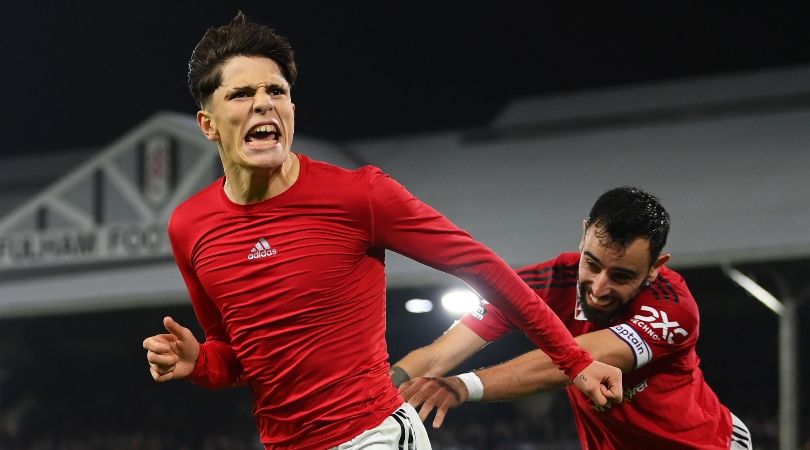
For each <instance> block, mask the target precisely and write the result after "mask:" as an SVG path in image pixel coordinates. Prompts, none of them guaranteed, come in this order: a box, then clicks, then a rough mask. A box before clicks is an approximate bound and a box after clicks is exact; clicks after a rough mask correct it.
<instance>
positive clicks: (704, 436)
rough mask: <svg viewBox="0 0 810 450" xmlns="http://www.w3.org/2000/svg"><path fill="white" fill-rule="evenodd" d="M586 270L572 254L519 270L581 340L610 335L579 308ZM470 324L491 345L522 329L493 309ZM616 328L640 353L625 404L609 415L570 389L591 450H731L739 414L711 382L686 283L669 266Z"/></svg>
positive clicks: (468, 319) (627, 378)
mask: <svg viewBox="0 0 810 450" xmlns="http://www.w3.org/2000/svg"><path fill="white" fill-rule="evenodd" d="M578 264H579V254H578V253H564V254H562V255H560V256H558V257H557V258H556V259H554V260H551V261H547V262H544V263H540V264H536V265H532V266H527V267H524V268H521V269H519V270H518V274H519V275H520V276H521V278H523V280H524V281H525V282H526V284H528V285H529V286H530V287H531V288H532V289H534V291H535V292H537V294H538V295H539V296H540V297H542V298H543V299H545V301H546V303H547V304H548V305H549V306H550V307H551V309H552V310H554V312H556V313H557V315H559V316H560V318H561V319H562V320H563V323H565V326H566V327H568V329H569V330H570V331H571V333H572V334H573V335H574V336H579V335H581V334H585V333H589V332H591V331H597V330H600V329H603V328H605V327H602V326H599V325H596V324H594V323H592V322H588V321H586V320H585V318H584V316H582V312H581V311H580V310H579V308H578V306H577V268H578ZM462 322H463V323H464V324H465V325H467V326H468V327H469V328H470V329H472V330H473V331H474V332H476V333H477V334H478V335H480V336H481V337H482V338H483V339H485V340H487V341H493V340H496V339H498V338H500V337H501V336H503V335H504V334H505V333H508V332H509V331H511V330H513V329H514V326H513V325H512V324H511V323H510V322H509V319H508V318H506V317H504V316H503V314H502V313H501V312H500V311H498V309H497V308H496V307H495V306H493V305H490V304H486V303H484V304H482V306H481V307H480V308H479V309H478V311H476V312H474V313H471V314H469V315H467V316H465V317H464V318H463V319H462ZM614 323H615V325H614V326H611V327H610V329H611V330H612V331H613V332H614V333H615V334H616V335H617V336H618V337H619V338H621V339H622V340H624V341H625V342H626V343H627V344H628V345H629V346H630V348H631V349H632V350H633V354H634V355H635V358H636V360H635V369H634V370H633V371H631V372H628V373H625V374H624V377H623V385H624V401H623V402H622V403H620V404H618V405H614V406H612V407H609V408H603V407H597V406H595V405H594V404H593V403H592V402H591V401H590V400H589V399H588V398H587V397H585V396H584V395H583V394H582V393H581V392H580V391H579V390H577V389H576V388H574V387H571V386H569V387H568V398H569V399H570V400H571V406H572V407H573V410H574V416H575V418H576V423H577V431H578V432H579V437H580V441H581V443H582V448H583V450H596V449H599V450H621V449H630V448H639V449H642V448H643V449H656V450H669V449H672V450H674V449H703V450H711V449H717V450H720V449H722V450H728V448H729V443H730V442H729V438H730V436H731V415H730V412H729V410H728V408H726V407H725V406H724V405H723V404H722V403H720V401H719V400H718V399H717V395H715V393H714V391H712V389H711V388H710V387H709V385H708V384H706V381H705V380H704V379H703V372H702V371H701V370H700V367H699V364H700V358H698V356H697V353H696V352H695V344H696V343H697V339H698V333H699V325H700V317H699V314H698V308H697V304H696V303H695V299H694V298H693V297H692V294H691V293H690V292H689V289H688V288H687V286H686V282H685V281H684V280H683V278H682V277H681V276H680V275H679V274H678V273H677V272H675V271H673V270H671V269H669V268H668V267H663V268H662V269H661V271H660V273H659V275H658V278H657V279H656V280H655V281H654V282H653V283H651V285H650V286H648V287H645V288H643V289H642V290H641V292H640V293H639V295H638V297H636V298H635V299H634V300H632V301H631V302H630V304H629V307H628V309H627V310H626V312H625V313H624V314H623V315H622V317H621V318H618V319H617V320H616V321H615V322H614Z"/></svg>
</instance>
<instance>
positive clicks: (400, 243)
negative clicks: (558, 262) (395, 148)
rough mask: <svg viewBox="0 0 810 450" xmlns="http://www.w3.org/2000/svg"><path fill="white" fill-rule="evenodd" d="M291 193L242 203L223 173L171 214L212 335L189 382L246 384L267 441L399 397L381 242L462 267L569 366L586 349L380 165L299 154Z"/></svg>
mask: <svg viewBox="0 0 810 450" xmlns="http://www.w3.org/2000/svg"><path fill="white" fill-rule="evenodd" d="M298 158H299V161H300V173H299V176H298V179H297V180H296V182H295V183H294V184H293V185H292V186H291V187H290V188H289V189H288V190H287V191H285V192H283V193H282V194H280V195H277V196H275V197H273V198H270V199H268V200H265V201H263V202H259V203H254V204H250V205H238V204H235V203H233V202H231V201H230V200H229V199H228V198H227V196H226V195H225V193H224V191H223V183H224V180H223V179H220V180H218V181H217V182H215V183H213V184H212V185H210V186H209V187H207V188H205V189H204V190H202V191H201V192H199V193H198V194H196V195H194V196H193V197H192V198H190V199H189V200H187V201H186V202H184V203H183V204H181V205H180V206H178V207H177V209H176V210H175V211H174V214H173V215H172V218H171V220H170V223H169V236H170V238H171V242H172V248H173V251H174V255H175V259H176V262H177V265H178V267H179V269H180V272H181V274H182V275H183V279H184V280H185V282H186V285H187V287H188V290H189V293H190V296H191V301H192V304H193V306H194V310H195V313H196V315H197V319H198V320H199V322H200V325H201V326H202V328H203V330H204V331H205V335H206V342H205V343H204V344H203V346H202V348H201V353H200V358H199V360H198V361H197V365H196V367H195V369H194V372H193V373H192V375H191V380H192V381H194V382H195V383H198V384H201V385H203V386H206V387H210V388H217V387H225V386H232V385H238V384H243V383H247V384H249V386H250V388H251V390H252V392H253V396H254V414H255V416H256V420H257V423H258V428H259V434H260V437H261V441H262V442H263V443H264V444H265V446H266V448H268V449H293V448H294V449H299V450H306V449H323V448H327V447H331V446H334V445H338V444H340V443H342V442H345V441H348V440H349V439H351V438H353V437H354V436H356V435H358V434H360V433H361V432H363V431H364V430H366V429H369V428H373V427H375V426H377V425H378V424H379V423H380V422H382V421H383V419H384V418H385V417H386V416H388V415H389V414H391V413H392V412H393V411H394V410H395V409H396V408H397V407H399V405H400V404H401V403H402V398H401V397H400V396H399V393H398V392H397V390H396V389H395V388H394V387H393V386H392V384H391V380H390V378H389V376H388V369H389V365H388V353H387V349H386V342H385V272H384V250H385V249H391V250H393V251H396V252H398V253H401V254H403V255H405V256H408V257H410V258H412V259H415V260H417V261H419V262H422V263H424V264H426V265H429V266H431V267H434V268H437V269H439V270H443V271H445V272H449V273H452V274H455V275H457V276H459V277H460V278H462V279H463V280H465V281H466V282H467V283H469V284H470V285H471V286H473V287H474V288H475V289H477V290H478V291H479V293H481V294H482V295H486V296H487V298H490V299H491V301H492V302H493V303H495V304H498V305H499V306H500V307H501V310H502V311H504V313H506V314H507V315H508V316H510V318H511V319H512V320H513V322H514V323H517V324H519V326H520V327H522V328H524V329H525V331H526V333H527V334H528V335H529V336H530V337H531V338H532V339H533V341H534V342H535V343H536V344H538V345H541V346H542V347H543V348H544V349H545V350H546V351H547V352H549V354H550V355H551V356H552V359H554V361H555V363H557V364H558V365H559V366H560V367H561V368H563V369H564V370H566V372H567V373H569V374H570V376H573V375H575V374H577V373H579V371H581V370H582V369H584V368H585V366H587V365H588V364H589V363H590V362H591V361H592V359H591V358H590V355H588V353H587V352H585V351H584V350H582V349H581V348H579V347H578V346H577V344H576V342H575V341H574V339H573V337H571V334H570V333H569V332H568V331H567V330H566V329H565V327H564V326H563V324H562V323H561V322H560V320H559V319H558V318H557V317H556V316H555V315H554V313H553V312H552V311H551V310H550V309H549V308H548V307H546V305H545V304H544V303H543V302H542V301H540V300H539V299H538V298H537V296H536V295H535V294H534V292H533V291H532V290H531V289H530V288H528V287H527V286H526V285H525V284H524V283H522V282H521V280H520V277H518V276H517V275H516V274H515V273H514V271H512V270H511V269H510V268H509V266H507V265H506V263H505V262H503V260H501V259H500V258H499V257H498V256H497V255H495V254H494V253H493V252H492V251H490V250H489V249H487V248H486V247H484V246H483V245H482V244H480V243H478V242H476V241H475V240H473V239H472V238H471V237H470V236H469V234H467V233H466V232H464V231H463V230H461V229H459V228H458V227H456V226H455V225H453V224H452V223H451V222H450V221H449V220H447V219H446V218H445V217H444V216H442V215H441V214H439V213H438V212H436V211H435V210H434V209H432V208H431V207H429V206H428V205H426V204H425V203H423V202H421V201H420V200H418V199H417V198H415V197H414V196H413V195H412V194H410V193H409V192H408V191H407V190H406V189H405V188H403V187H402V186H401V185H400V184H398V183H397V182H396V181H394V180H392V179H391V178H390V177H388V176H387V175H385V174H383V173H382V172H381V171H380V170H379V169H377V168H374V167H364V168H361V169H358V170H354V171H350V170H345V169H341V168H339V167H336V166H333V165H330V164H326V163H322V162H318V161H313V160H310V159H309V158H307V157H306V156H303V155H298Z"/></svg>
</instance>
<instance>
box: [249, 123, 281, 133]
mask: <svg viewBox="0 0 810 450" xmlns="http://www.w3.org/2000/svg"><path fill="white" fill-rule="evenodd" d="M275 132H276V127H275V126H274V125H258V126H255V127H253V128H251V130H250V133H275Z"/></svg>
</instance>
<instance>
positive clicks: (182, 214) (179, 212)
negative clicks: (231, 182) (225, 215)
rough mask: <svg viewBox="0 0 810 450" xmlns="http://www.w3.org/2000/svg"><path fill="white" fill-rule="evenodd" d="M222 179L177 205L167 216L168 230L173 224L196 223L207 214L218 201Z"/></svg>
mask: <svg viewBox="0 0 810 450" xmlns="http://www.w3.org/2000/svg"><path fill="white" fill-rule="evenodd" d="M223 180H224V177H220V178H218V179H217V180H216V181H214V182H213V183H211V184H209V185H208V186H206V187H204V188H203V189H201V190H200V191H198V192H197V193H196V194H194V195H192V196H191V197H189V198H187V199H186V200H184V201H183V202H181V203H180V204H179V205H177V207H175V208H174V211H172V215H171V217H170V218H169V230H171V229H172V228H173V226H182V225H187V224H194V223H198V222H199V221H200V220H201V219H202V218H204V217H206V216H207V215H209V214H210V212H211V207H212V205H216V204H218V203H219V201H220V199H219V196H220V190H221V188H222V183H223Z"/></svg>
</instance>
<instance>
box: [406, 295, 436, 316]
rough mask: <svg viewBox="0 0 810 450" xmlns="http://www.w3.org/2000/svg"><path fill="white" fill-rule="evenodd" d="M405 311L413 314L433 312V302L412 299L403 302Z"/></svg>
mask: <svg viewBox="0 0 810 450" xmlns="http://www.w3.org/2000/svg"><path fill="white" fill-rule="evenodd" d="M405 309H406V310H407V311H408V312H410V313H414V314H420V313H426V312H431V311H433V302H432V301H430V300H425V299H423V298H412V299H410V300H408V301H407V302H405Z"/></svg>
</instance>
